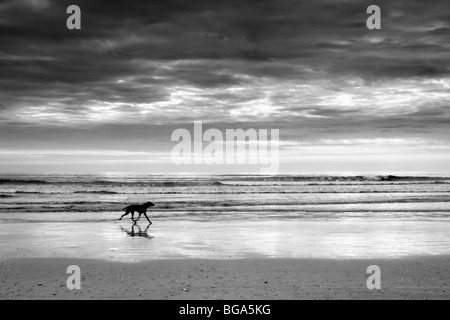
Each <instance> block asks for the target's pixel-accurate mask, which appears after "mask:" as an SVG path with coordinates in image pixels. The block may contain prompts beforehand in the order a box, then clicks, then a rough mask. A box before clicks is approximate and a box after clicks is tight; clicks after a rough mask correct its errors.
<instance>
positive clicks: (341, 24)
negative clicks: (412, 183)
mask: <svg viewBox="0 0 450 320" xmlns="http://www.w3.org/2000/svg"><path fill="white" fill-rule="evenodd" d="M71 4H76V5H78V6H79V7H80V9H81V30H69V29H67V27H66V19H67V18H68V17H69V14H67V13H66V8H67V7H68V6H69V5H71ZM372 4H376V5H378V6H379V7H380V8H381V30H369V29H367V27H366V20H367V18H368V17H369V14H367V13H366V9H367V7H368V6H369V5H372ZM449 51H450V2H449V1H448V0H435V1H422V0H420V1H419V0H396V1H361V0H318V1H297V0H218V1H215V0H214V1H212V0H195V1H185V0H176V1H172V0H169V1H168V0H161V1H133V2H132V5H131V2H130V1H114V2H112V1H106V0H96V1H87V0H75V1H74V0H71V1H61V0H58V1H57V0H14V1H12V0H11V1H8V0H6V1H0V172H3V173H8V172H36V173H37V172H39V173H50V172H70V173H74V172H80V173H90V172H129V171H131V172H138V173H189V172H210V173H244V172H255V173H257V172H259V169H260V168H259V166H255V165H175V164H174V163H173V162H172V161H171V150H172V148H173V147H174V146H175V145H176V142H173V141H171V134H172V132H173V131H174V130H175V129H178V128H185V129H188V130H190V131H191V132H193V123H194V121H202V122H203V127H204V128H205V130H206V129H208V128H215V129H218V130H221V131H222V132H225V130H226V129H237V128H242V129H244V130H247V129H250V128H254V129H257V130H258V129H278V130H279V132H280V142H279V148H280V151H279V157H280V158H279V162H280V164H279V172H280V173H299V174H301V173H306V174H307V173H331V172H359V173H360V172H365V173H370V172H374V173H379V172H383V173H393V172H409V173H446V174H450V169H449V166H448V163H449V160H450V135H449V131H450V130H449V124H450V109H449V107H450V54H449Z"/></svg>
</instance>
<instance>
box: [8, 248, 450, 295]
mask: <svg viewBox="0 0 450 320" xmlns="http://www.w3.org/2000/svg"><path fill="white" fill-rule="evenodd" d="M74 264H75V265H78V266H79V267H80V269H81V277H82V280H81V289H80V290H77V289H73V290H69V289H68V288H67V287H66V280H67V277H68V276H69V274H66V273H65V272H66V269H67V267H68V266H69V265H74ZM372 264H376V265H378V266H379V267H380V269H381V289H380V290H377V289H374V290H369V289H368V288H367V286H366V277H367V274H366V270H367V267H368V266H369V265H372ZM0 270H1V274H2V278H1V280H0V282H1V283H0V284H1V285H0V287H1V290H0V299H449V298H450V295H449V290H450V288H449V284H450V257H449V256H440V257H410V258H399V259H370V260H366V259H364V260H363V259H358V260H353V259H346V260H340V259H239V260H205V259H187V260H184V259H183V260H180V259H171V260H152V261H146V262H139V263H132V264H130V263H123V262H122V263H121V262H110V261H104V260H91V259H62V258H60V259H56V258H54V259H40V258H32V259H27V258H23V259H12V260H6V261H2V262H0Z"/></svg>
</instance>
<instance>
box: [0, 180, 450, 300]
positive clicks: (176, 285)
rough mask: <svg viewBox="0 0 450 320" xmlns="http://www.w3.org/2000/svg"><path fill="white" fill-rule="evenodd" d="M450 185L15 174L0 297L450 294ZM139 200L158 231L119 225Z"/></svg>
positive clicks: (0, 242)
mask: <svg viewBox="0 0 450 320" xmlns="http://www.w3.org/2000/svg"><path fill="white" fill-rule="evenodd" d="M448 182H449V180H448V178H442V177H403V178H393V177H388V178H385V177H381V178H380V177H376V178H373V177H370V178H366V177H320V176H319V177H289V176H284V177H255V176H237V177H236V176H220V177H219V176H214V177H201V178H198V177H183V178H178V179H175V178H161V177H155V176H153V177H143V178H142V177H141V178H138V179H136V178H135V177H129V176H126V177H123V176H121V177H112V178H111V177H107V178H105V177H98V176H76V177H73V176H71V177H68V176H62V175H61V176H50V177H49V176H45V177H43V176H39V177H20V179H19V177H14V179H11V177H8V179H3V180H2V183H1V184H0V194H2V195H3V197H2V199H0V221H1V223H0V275H1V277H0V279H1V280H0V281H1V286H0V287H1V289H0V299H448V297H449V296H448V290H447V287H448V284H449V283H450V272H449V271H450V270H449V268H450V223H449V221H450V220H449V213H448V212H449V210H450V206H449V198H448V197H449V191H450V190H449V188H448V185H449V184H448ZM138 200H146V201H148V200H152V201H154V202H155V204H156V205H155V207H152V208H151V209H150V210H149V217H150V219H151V220H152V222H153V224H152V225H149V224H148V223H147V221H146V220H145V218H144V217H142V218H141V220H140V221H139V222H138V223H137V224H133V223H132V221H131V220H130V218H129V216H127V217H125V218H124V219H123V220H121V221H118V218H119V217H120V216H121V214H122V213H123V211H122V209H123V207H125V204H127V203H128V204H129V203H139V202H138ZM141 202H144V201H141ZM73 265H75V266H78V267H79V268H80V272H81V289H72V290H70V289H68V287H67V285H66V281H67V279H68V277H69V276H70V274H68V273H67V268H68V267H69V266H73ZM373 265H375V266H378V267H379V268H380V279H381V288H380V289H379V290H378V289H373V290H371V289H369V288H368V287H367V284H366V281H367V278H368V277H369V276H370V275H371V274H370V273H368V271H367V269H368V267H369V266H373Z"/></svg>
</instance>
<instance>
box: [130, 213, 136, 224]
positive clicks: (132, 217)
mask: <svg viewBox="0 0 450 320" xmlns="http://www.w3.org/2000/svg"><path fill="white" fill-rule="evenodd" d="M131 220H133V222H134V223H136V220H134V211H133V212H131Z"/></svg>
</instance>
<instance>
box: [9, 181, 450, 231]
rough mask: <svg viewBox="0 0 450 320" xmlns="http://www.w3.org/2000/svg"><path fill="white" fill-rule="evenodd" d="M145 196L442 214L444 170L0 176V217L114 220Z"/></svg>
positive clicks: (262, 210)
mask: <svg viewBox="0 0 450 320" xmlns="http://www.w3.org/2000/svg"><path fill="white" fill-rule="evenodd" d="M147 201H151V202H153V203H155V206H154V207H152V208H150V209H149V213H150V216H151V217H153V218H154V219H157V220H192V221H219V220H298V219H313V220H317V219H320V220H335V219H350V218H364V219H390V220H448V219H449V218H450V176H442V175H440V176H438V175H434V176H431V175H420V176H418V175H403V176H402V175H275V176H270V175H137V174H89V175H70V174H46V175H30V174H6V175H1V176H0V221H6V222H10V223H13V222H57V221H61V222H71V221H73V222H84V221H86V222H94V221H109V220H116V219H117V218H118V217H120V215H121V214H122V211H123V208H124V207H125V206H127V205H129V204H139V203H144V202H147Z"/></svg>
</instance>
